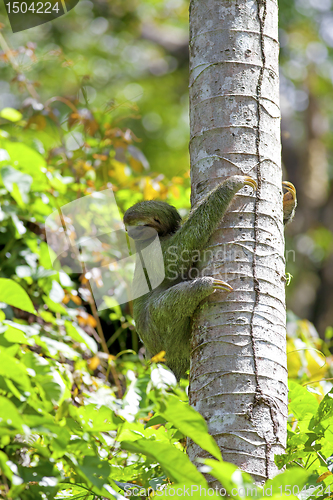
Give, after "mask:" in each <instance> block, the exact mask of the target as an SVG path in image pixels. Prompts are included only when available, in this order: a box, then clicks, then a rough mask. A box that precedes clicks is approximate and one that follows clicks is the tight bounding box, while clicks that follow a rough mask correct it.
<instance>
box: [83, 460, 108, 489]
mask: <svg viewBox="0 0 333 500" xmlns="http://www.w3.org/2000/svg"><path fill="white" fill-rule="evenodd" d="M78 469H79V470H80V472H81V473H83V474H84V476H85V477H86V478H87V479H88V480H89V481H91V482H92V484H94V485H95V486H97V487H98V488H103V485H104V483H106V482H107V478H108V476H109V474H110V465H109V464H108V462H107V461H105V460H101V459H100V458H99V457H98V456H86V457H84V459H83V461H82V464H81V465H78Z"/></svg>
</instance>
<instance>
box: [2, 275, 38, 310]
mask: <svg viewBox="0 0 333 500" xmlns="http://www.w3.org/2000/svg"><path fill="white" fill-rule="evenodd" d="M0 302H4V303H5V304H8V305H9V306H13V307H17V308H18V309H22V311H26V312H29V313H31V314H36V311H35V308H34V306H33V303H32V302H31V300H30V298H29V295H28V294H27V292H26V291H25V290H24V289H23V288H22V287H21V286H20V285H19V284H18V283H16V282H15V281H13V280H9V279H6V278H0Z"/></svg>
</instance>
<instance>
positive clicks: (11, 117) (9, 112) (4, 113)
mask: <svg viewBox="0 0 333 500" xmlns="http://www.w3.org/2000/svg"><path fill="white" fill-rule="evenodd" d="M0 116H1V118H4V119H5V120H8V121H10V122H19V121H20V120H22V114H21V113H20V112H19V111H17V109H14V108H3V109H2V110H1V111H0Z"/></svg>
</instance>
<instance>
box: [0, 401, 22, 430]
mask: <svg viewBox="0 0 333 500" xmlns="http://www.w3.org/2000/svg"><path fill="white" fill-rule="evenodd" d="M22 425H23V420H22V418H21V416H20V414H19V412H18V410H17V408H16V406H15V405H14V404H13V403H12V402H11V401H9V399H7V398H4V397H2V396H0V427H6V426H11V427H15V428H16V429H19V430H20V431H21V432H22Z"/></svg>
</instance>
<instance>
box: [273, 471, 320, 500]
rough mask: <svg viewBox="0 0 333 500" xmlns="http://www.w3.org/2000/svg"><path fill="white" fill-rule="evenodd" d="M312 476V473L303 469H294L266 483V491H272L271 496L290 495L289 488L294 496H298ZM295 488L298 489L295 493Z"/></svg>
mask: <svg viewBox="0 0 333 500" xmlns="http://www.w3.org/2000/svg"><path fill="white" fill-rule="evenodd" d="M311 474H312V472H311V471H309V470H305V469H302V468H301V467H292V468H291V469H288V470H286V471H285V472H283V473H282V474H278V475H277V476H276V477H275V478H274V479H270V480H268V481H267V482H266V483H265V491H267V492H268V491H270V495H271V494H272V493H273V494H276V495H277V494H279V493H280V494H281V493H285V494H288V491H287V488H289V489H290V491H291V492H292V493H293V494H294V495H297V494H298V493H299V492H300V491H301V489H302V488H303V486H304V485H305V484H306V482H307V479H308V477H309V476H311ZM293 486H295V487H296V488H294V491H293ZM297 488H298V489H297ZM266 496H268V495H266ZM289 498H290V497H289Z"/></svg>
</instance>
